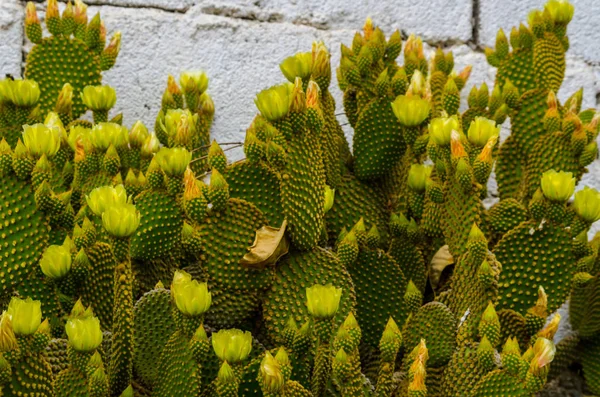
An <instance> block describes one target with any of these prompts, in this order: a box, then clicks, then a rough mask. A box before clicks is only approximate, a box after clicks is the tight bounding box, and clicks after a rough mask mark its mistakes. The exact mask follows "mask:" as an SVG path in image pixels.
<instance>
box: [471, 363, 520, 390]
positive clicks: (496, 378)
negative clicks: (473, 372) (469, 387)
mask: <svg viewBox="0 0 600 397" xmlns="http://www.w3.org/2000/svg"><path fill="white" fill-rule="evenodd" d="M472 396H473V397H492V396H511V397H528V396H531V393H529V392H527V390H526V389H525V383H524V382H523V381H522V380H520V379H519V378H517V377H516V376H515V375H511V374H509V373H508V372H506V371H502V370H499V369H497V370H494V371H492V372H490V373H489V374H487V375H486V376H484V377H483V379H481V380H480V381H479V383H478V384H477V386H475V390H473V394H472Z"/></svg>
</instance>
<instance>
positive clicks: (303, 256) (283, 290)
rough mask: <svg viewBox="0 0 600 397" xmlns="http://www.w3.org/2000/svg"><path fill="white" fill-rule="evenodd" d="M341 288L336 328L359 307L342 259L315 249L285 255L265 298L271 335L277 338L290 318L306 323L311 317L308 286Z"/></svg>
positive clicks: (264, 309) (266, 316) (264, 316)
mask: <svg viewBox="0 0 600 397" xmlns="http://www.w3.org/2000/svg"><path fill="white" fill-rule="evenodd" d="M328 283H331V284H332V285H334V286H336V287H338V288H342V289H343V293H342V299H341V301H340V307H339V310H338V312H337V314H336V317H335V323H336V324H337V325H335V326H334V329H337V326H339V325H340V324H341V323H342V321H344V319H345V318H346V316H347V315H348V313H349V312H350V311H351V310H354V308H355V306H356V295H355V293H354V287H353V285H352V280H351V278H350V275H349V274H348V272H347V271H346V269H344V267H343V266H342V264H341V263H340V261H339V260H338V259H337V258H336V257H335V256H334V255H333V254H332V253H330V252H328V251H326V250H324V249H322V248H315V249H314V250H312V251H307V252H294V253H290V254H289V255H288V256H286V257H284V258H283V260H282V261H281V263H280V264H279V265H278V267H277V271H276V272H275V281H274V283H273V286H272V287H271V289H270V290H269V291H268V292H267V294H266V296H265V299H264V301H263V318H264V322H265V326H266V328H267V330H268V332H269V335H270V336H271V337H273V338H277V337H278V336H279V335H280V334H281V332H282V331H283V329H284V328H285V326H286V324H287V322H288V320H289V317H290V316H293V318H294V320H295V321H296V323H297V324H303V323H304V322H305V321H306V320H307V319H308V318H309V317H308V310H307V309H306V288H309V287H312V286H313V285H315V284H328Z"/></svg>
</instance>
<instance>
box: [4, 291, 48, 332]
mask: <svg viewBox="0 0 600 397" xmlns="http://www.w3.org/2000/svg"><path fill="white" fill-rule="evenodd" d="M7 313H8V315H9V316H10V320H11V321H12V329H13V331H14V332H15V334H16V335H24V336H26V335H33V334H34V333H35V331H37V329H38V327H39V326H40V324H41V323H42V303H41V302H40V301H34V300H33V299H31V298H27V299H20V298H17V297H14V298H12V299H11V300H10V303H9V304H8V310H7Z"/></svg>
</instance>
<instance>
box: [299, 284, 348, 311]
mask: <svg viewBox="0 0 600 397" xmlns="http://www.w3.org/2000/svg"><path fill="white" fill-rule="evenodd" d="M341 297H342V289H341V288H336V287H334V286H333V285H331V284H327V285H321V284H315V285H313V286H312V287H310V288H307V289H306V307H307V308H308V313H309V314H310V315H311V316H313V317H315V318H319V319H330V318H332V317H333V316H334V315H335V313H337V311H338V308H339V306H340V299H341Z"/></svg>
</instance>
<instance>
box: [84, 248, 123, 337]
mask: <svg viewBox="0 0 600 397" xmlns="http://www.w3.org/2000/svg"><path fill="white" fill-rule="evenodd" d="M86 253H87V256H88V259H89V261H90V268H89V273H88V276H87V282H85V283H84V284H83V288H82V290H81V301H82V303H83V304H84V305H91V306H92V309H94V315H95V316H96V317H98V319H100V324H101V325H102V327H103V328H104V329H110V328H111V327H112V320H113V318H112V316H113V303H114V282H115V281H114V270H115V266H116V263H115V260H114V257H113V254H112V250H111V248H110V245H108V244H106V243H96V244H95V245H93V246H92V247H90V249H88V250H87V252H86Z"/></svg>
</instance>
